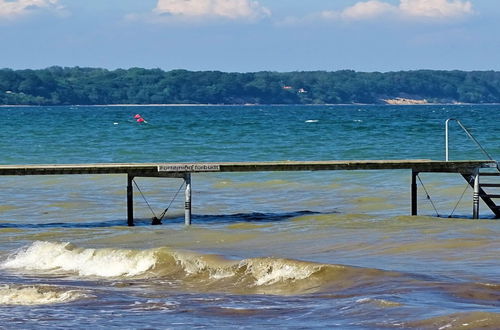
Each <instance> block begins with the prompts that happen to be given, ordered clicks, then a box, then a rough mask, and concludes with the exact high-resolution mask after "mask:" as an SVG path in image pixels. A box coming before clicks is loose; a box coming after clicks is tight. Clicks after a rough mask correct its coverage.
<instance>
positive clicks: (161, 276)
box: [0, 105, 500, 329]
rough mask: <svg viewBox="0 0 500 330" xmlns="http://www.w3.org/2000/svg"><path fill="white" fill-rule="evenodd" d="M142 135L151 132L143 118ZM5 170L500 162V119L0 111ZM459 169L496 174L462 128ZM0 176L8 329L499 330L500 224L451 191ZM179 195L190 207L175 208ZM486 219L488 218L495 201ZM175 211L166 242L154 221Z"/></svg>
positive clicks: (253, 111)
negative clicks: (130, 210)
mask: <svg viewBox="0 0 500 330" xmlns="http://www.w3.org/2000/svg"><path fill="white" fill-rule="evenodd" d="M137 114H138V115H140V116H141V118H144V120H145V122H137V120H136V118H134V116H135V115H137ZM0 115H1V121H2V123H1V130H0V150H1V156H0V164H2V165H9V164H74V163H142V162H144V163H146V162H147V163H156V162H158V163H164V162H175V163H178V162H188V163H191V162H236V161H285V160H295V161H308V160H311V161H312V160H374V159H377V160H379V159H380V160H382V159H387V160H389V159H433V160H444V158H445V138H444V136H445V121H446V120H447V119H449V118H454V119H457V120H459V121H460V122H461V123H462V124H463V125H464V127H466V128H467V129H468V130H469V131H470V132H471V134H472V135H473V136H474V137H475V138H476V140H477V141H478V142H479V143H480V145H481V146H482V147H483V148H484V150H485V151H487V153H488V155H489V156H491V157H492V158H493V159H498V160H500V140H499V137H500V133H499V132H500V131H499V126H498V123H500V105H418V106H393V105H344V106H342V105H339V106H337V105H321V106H319V105H318V106H264V105H262V106H261V105H248V106H141V107H137V106H61V107H45V106H40V107H2V108H0ZM449 134H450V145H449V155H450V159H451V160H467V159H475V160H483V159H487V155H486V154H484V153H483V152H482V151H481V150H480V148H479V147H478V146H477V145H476V144H475V143H474V142H473V141H471V139H469V138H468V136H467V135H466V134H465V132H464V131H463V130H462V128H461V127H460V126H459V125H458V124H457V122H456V121H450V133H449ZM418 179H419V180H418V199H419V205H418V206H419V209H418V212H419V215H418V216H410V213H411V196H410V194H411V171H409V170H366V171H314V172H259V173H217V172H210V173H198V174H193V176H192V196H193V197H192V210H193V216H192V225H191V226H185V225H184V200H183V199H184V197H183V192H182V184H183V182H182V180H181V179H175V178H136V179H135V182H136V184H137V187H139V189H140V191H139V190H138V189H135V196H134V211H135V224H136V226H135V227H128V226H127V225H126V224H127V219H126V218H127V210H126V185H127V178H126V176H124V175H105V174H97V175H66V176H57V175H55V176H51V175H46V176H1V177H0V328H2V329H14V328H15V329H40V328H50V329H67V328H73V329H88V328H92V329H110V328H120V329H205V328H210V329H212V328H217V329H254V328H259V329H266V328H272V329H276V328H288V329H310V328H321V329H326V328H328V329H330V328H338V329H500V240H499V237H500V222H499V220H496V219H494V216H493V214H492V213H491V211H490V210H489V209H488V208H487V207H486V206H485V205H484V204H481V205H480V219H477V220H474V219H472V189H471V188H470V187H469V185H468V184H467V182H466V181H465V180H464V179H463V178H462V177H461V176H460V175H459V174H453V173H451V174H450V173H448V174H447V173H421V174H420V175H419V178H418ZM179 191H181V193H178V192H179ZM481 203H482V202H481ZM167 207H168V211H167V213H166V216H165V218H164V219H163V224H162V225H160V226H152V225H151V218H152V216H154V215H158V214H161V213H162V211H163V210H165V209H166V208H167Z"/></svg>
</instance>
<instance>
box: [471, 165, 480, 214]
mask: <svg viewBox="0 0 500 330" xmlns="http://www.w3.org/2000/svg"><path fill="white" fill-rule="evenodd" d="M472 218H473V219H479V169H476V170H475V171H474V193H473V195H472Z"/></svg>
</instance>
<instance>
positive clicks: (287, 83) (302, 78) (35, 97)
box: [0, 66, 500, 105]
mask: <svg viewBox="0 0 500 330" xmlns="http://www.w3.org/2000/svg"><path fill="white" fill-rule="evenodd" d="M394 98H409V99H417V100H418V99H425V100H427V101H428V102H438V103H443V102H444V103H450V102H463V103H500V72H496V71H439V70H416V71H398V72H384V73H381V72H356V71H352V70H342V71H334V72H327V71H307V72H284V73H282V72H269V71H263V72H251V73H235V72H220V71H187V70H172V71H163V70H160V69H142V68H130V69H117V70H107V69H101V68H81V67H70V68H68V67H64V68H63V67H58V66H54V67H49V68H46V69H40V70H12V69H0V104H3V105H6V104H9V105H10V104H12V105H19V104H26V105H93V104H353V103H366V104H377V103H384V102H385V101H384V100H387V99H394Z"/></svg>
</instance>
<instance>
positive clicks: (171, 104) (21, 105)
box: [0, 102, 500, 108]
mask: <svg viewBox="0 0 500 330" xmlns="http://www.w3.org/2000/svg"><path fill="white" fill-rule="evenodd" d="M368 105H379V106H388V107H392V106H443V105H448V106H449V105H457V106H458V105H500V103H456V102H453V103H431V102H428V103H341V104H336V103H325V104H300V103H299V104H280V103H276V104H198V103H192V104H190V103H182V104H175V103H167V104H68V105H61V104H57V105H35V104H1V105H0V108H22V107H138V108H140V107H256V106H263V107H273V106H282V107H299V106H308V107H322V106H368Z"/></svg>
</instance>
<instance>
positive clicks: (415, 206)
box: [411, 171, 418, 215]
mask: <svg viewBox="0 0 500 330" xmlns="http://www.w3.org/2000/svg"><path fill="white" fill-rule="evenodd" d="M417 175H418V172H415V171H412V172H411V215H417V212H418V197H417Z"/></svg>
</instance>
